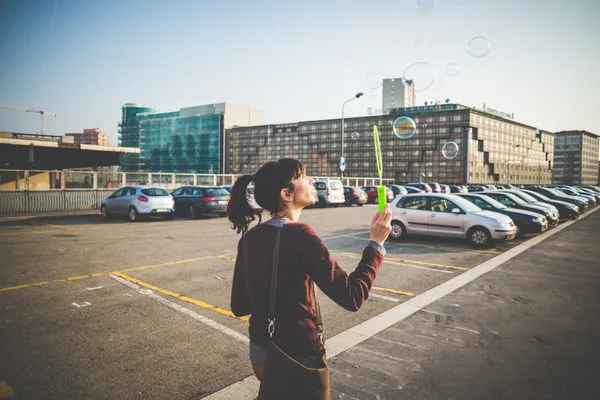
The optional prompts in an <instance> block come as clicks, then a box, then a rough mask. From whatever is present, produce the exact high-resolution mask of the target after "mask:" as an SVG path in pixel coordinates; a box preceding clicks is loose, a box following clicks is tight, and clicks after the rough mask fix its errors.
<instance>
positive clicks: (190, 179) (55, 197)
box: [0, 170, 393, 214]
mask: <svg viewBox="0 0 600 400" xmlns="http://www.w3.org/2000/svg"><path fill="white" fill-rule="evenodd" d="M236 178H237V176H236V175H218V174H174V173H147V172H135V173H131V172H127V173H125V172H103V171H70V170H63V171H23V170H0V214H17V213H28V212H29V213H32V212H51V211H79V210H95V209H99V208H100V205H101V204H102V201H103V200H104V199H105V198H106V197H108V196H110V194H111V193H112V192H113V191H115V190H116V189H118V188H120V187H122V186H128V185H156V186H162V187H164V188H166V189H168V190H173V189H176V188H178V187H180V186H183V185H209V186H220V185H232V184H233V183H234V182H235V180H236ZM313 178H314V179H315V180H324V179H340V178H339V177H327V176H315V177H313ZM341 180H342V182H343V184H344V185H346V186H359V187H360V186H367V185H371V186H373V185H377V184H378V183H379V178H363V177H360V178H352V177H351V178H348V177H344V178H343V179H341ZM383 183H384V184H391V183H393V179H383Z"/></svg>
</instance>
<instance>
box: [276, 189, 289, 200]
mask: <svg viewBox="0 0 600 400" xmlns="http://www.w3.org/2000/svg"><path fill="white" fill-rule="evenodd" d="M279 196H280V197H281V199H282V200H283V201H285V202H290V201H292V194H291V193H290V191H289V189H287V188H285V189H281V192H279Z"/></svg>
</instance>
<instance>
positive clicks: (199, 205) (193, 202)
mask: <svg viewBox="0 0 600 400" xmlns="http://www.w3.org/2000/svg"><path fill="white" fill-rule="evenodd" d="M171 194H172V195H173V197H174V198H175V211H176V212H177V214H178V215H185V216H187V217H188V218H190V219H195V218H198V217H199V216H200V215H205V214H219V215H220V216H221V217H224V216H226V215H227V204H229V192H228V191H227V190H226V189H225V188H222V187H220V186H181V187H180V188H177V189H175V190H174V191H173V192H172V193H171Z"/></svg>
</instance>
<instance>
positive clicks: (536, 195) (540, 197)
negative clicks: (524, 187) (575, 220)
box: [527, 193, 551, 201]
mask: <svg viewBox="0 0 600 400" xmlns="http://www.w3.org/2000/svg"><path fill="white" fill-rule="evenodd" d="M527 194H529V195H530V196H531V197H538V198H539V199H540V201H551V200H550V199H549V198H547V197H546V196H544V195H543V194H539V193H536V194H535V196H534V195H533V194H530V193H527Z"/></svg>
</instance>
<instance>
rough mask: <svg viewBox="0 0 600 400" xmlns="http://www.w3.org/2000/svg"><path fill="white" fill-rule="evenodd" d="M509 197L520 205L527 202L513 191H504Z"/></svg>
mask: <svg viewBox="0 0 600 400" xmlns="http://www.w3.org/2000/svg"><path fill="white" fill-rule="evenodd" d="M504 194H505V195H506V196H507V197H508V198H509V199H511V200H512V201H514V202H515V203H517V204H518V205H520V206H526V205H527V202H526V201H525V200H523V199H522V198H520V197H519V196H515V195H514V194H511V193H504Z"/></svg>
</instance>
